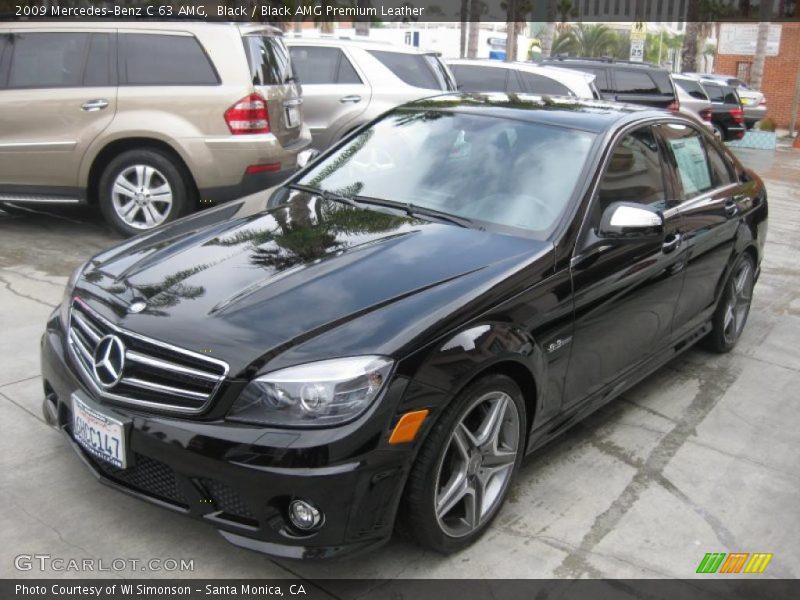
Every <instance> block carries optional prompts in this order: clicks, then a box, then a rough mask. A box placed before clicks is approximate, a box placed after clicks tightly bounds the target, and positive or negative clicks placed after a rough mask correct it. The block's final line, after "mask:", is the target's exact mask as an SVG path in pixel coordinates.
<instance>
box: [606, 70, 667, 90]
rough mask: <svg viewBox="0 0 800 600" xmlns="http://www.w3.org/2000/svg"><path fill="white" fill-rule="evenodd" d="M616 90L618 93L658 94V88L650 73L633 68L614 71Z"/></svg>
mask: <svg viewBox="0 0 800 600" xmlns="http://www.w3.org/2000/svg"><path fill="white" fill-rule="evenodd" d="M614 77H615V79H616V88H617V92H618V93H620V94H658V93H660V92H659V89H658V86H657V85H656V84H655V82H654V81H653V80H652V78H651V77H650V75H648V74H647V73H644V72H642V71H635V70H633V69H619V70H617V71H615V73H614Z"/></svg>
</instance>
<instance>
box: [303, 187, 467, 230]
mask: <svg viewBox="0 0 800 600" xmlns="http://www.w3.org/2000/svg"><path fill="white" fill-rule="evenodd" d="M287 187H288V188H289V189H293V190H298V191H301V192H307V193H309V194H315V195H317V196H320V197H322V198H324V199H325V200H335V201H337V202H342V203H344V204H348V205H349V206H358V205H359V204H370V205H373V206H382V207H384V208H393V209H395V210H400V211H402V212H404V213H405V214H406V215H407V216H409V217H416V216H420V217H428V218H429V219H435V220H438V221H446V222H448V223H451V224H452V225H458V226H459V227H464V228H476V229H483V228H482V227H475V223H474V222H473V221H471V220H470V219H468V218H466V217H458V216H456V215H451V214H450V213H446V212H442V211H440V210H436V209H433V208H426V207H424V206H417V205H416V204H412V203H411V202H398V201H396V200H384V199H383V198H373V197H372V196H358V195H356V196H345V195H343V194H337V193H335V192H330V191H328V190H321V189H319V188H315V187H313V186H310V185H305V184H302V183H290V184H289V185H288V186H287Z"/></svg>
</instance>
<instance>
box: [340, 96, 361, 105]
mask: <svg viewBox="0 0 800 600" xmlns="http://www.w3.org/2000/svg"><path fill="white" fill-rule="evenodd" d="M339 102H341V103H342V104H347V103H348V102H352V103H353V104H357V103H359V102H361V96H357V95H356V94H353V95H352V96H342V97H341V98H339Z"/></svg>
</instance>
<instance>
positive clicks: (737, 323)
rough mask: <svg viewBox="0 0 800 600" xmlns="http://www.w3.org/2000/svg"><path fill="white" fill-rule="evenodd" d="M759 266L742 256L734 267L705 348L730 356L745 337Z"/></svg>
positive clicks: (748, 256) (713, 319)
mask: <svg viewBox="0 0 800 600" xmlns="http://www.w3.org/2000/svg"><path fill="white" fill-rule="evenodd" d="M755 272H756V271H755V264H754V262H753V258H752V257H751V256H750V255H749V254H742V255H741V256H740V257H739V260H737V261H736V264H735V265H734V267H733V271H732V272H731V276H730V278H729V279H728V282H727V283H726V284H725V290H724V291H723V293H722V298H721V299H720V301H719V306H717V310H716V311H715V312H714V316H713V317H712V320H711V323H712V329H711V332H710V333H709V334H708V336H707V337H706V339H705V345H706V347H707V348H708V349H709V350H713V351H715V352H721V353H722V352H730V351H731V350H733V347H734V346H735V345H736V342H738V341H739V337H740V336H741V335H742V330H743V329H744V324H745V323H746V322H747V316H748V315H749V314H750V302H751V301H752V299H753V286H754V285H755Z"/></svg>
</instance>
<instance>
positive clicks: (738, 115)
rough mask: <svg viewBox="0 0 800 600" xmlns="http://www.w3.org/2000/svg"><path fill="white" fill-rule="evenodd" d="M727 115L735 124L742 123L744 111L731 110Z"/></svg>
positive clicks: (738, 109)
mask: <svg viewBox="0 0 800 600" xmlns="http://www.w3.org/2000/svg"><path fill="white" fill-rule="evenodd" d="M728 114H730V116H731V118H733V120H734V121H736V122H737V123H744V111H743V110H742V109H741V108H732V109H730V110H729V111H728Z"/></svg>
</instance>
